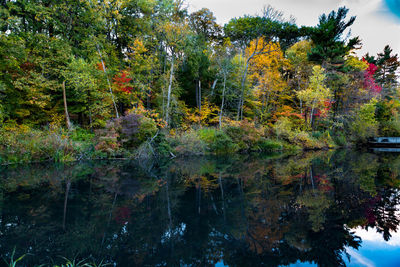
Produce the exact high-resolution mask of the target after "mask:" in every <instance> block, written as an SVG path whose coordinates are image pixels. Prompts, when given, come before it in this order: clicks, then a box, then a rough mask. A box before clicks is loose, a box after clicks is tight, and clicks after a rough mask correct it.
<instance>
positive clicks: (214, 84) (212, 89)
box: [211, 78, 218, 95]
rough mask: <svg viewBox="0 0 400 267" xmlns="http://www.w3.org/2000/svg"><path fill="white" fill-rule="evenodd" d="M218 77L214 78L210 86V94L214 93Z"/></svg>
mask: <svg viewBox="0 0 400 267" xmlns="http://www.w3.org/2000/svg"><path fill="white" fill-rule="evenodd" d="M217 82H218V78H216V79H215V80H214V82H213V85H212V87H211V95H214V90H215V86H217Z"/></svg>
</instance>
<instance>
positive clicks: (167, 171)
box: [0, 151, 400, 266]
mask: <svg viewBox="0 0 400 267" xmlns="http://www.w3.org/2000/svg"><path fill="white" fill-rule="evenodd" d="M398 162H399V159H398V157H397V156H379V157H378V156H377V155H374V154H368V153H364V154H360V153H357V152H351V151H345V152H343V151H337V152H320V153H307V154H303V155H298V156H291V157H286V156H282V157H280V158H279V157H276V156H269V155H264V156H262V155H257V157H255V156H237V157H236V158H223V159H222V158H196V159H192V160H190V159H187V160H184V159H177V160H175V161H173V162H167V163H160V162H158V163H152V165H149V166H143V164H142V165H140V164H136V163H135V162H107V161H104V162H85V163H79V164H71V165H50V166H49V165H32V166H25V167H8V168H4V169H3V170H2V171H1V177H0V178H1V187H0V188H1V192H0V212H1V218H0V233H1V237H2V238H1V239H0V254H1V255H7V253H10V252H11V251H12V249H13V248H14V247H16V248H17V253H18V254H27V253H29V255H28V256H27V257H25V258H24V261H25V262H24V264H26V265H28V266H33V265H35V264H50V263H54V264H55V263H59V262H61V261H62V260H61V259H60V258H59V256H60V255H62V256H65V257H67V258H75V257H78V258H85V259H87V258H89V259H91V260H93V261H95V262H99V261H100V260H103V261H104V262H109V263H115V264H117V265H118V266H132V265H136V266H142V265H151V266H152V265H161V266H178V265H196V266H208V265H214V264H216V263H217V262H221V261H223V262H224V263H225V264H226V265H229V266H249V265H254V266H263V265H266V266H279V265H287V264H291V263H295V262H297V261H301V262H314V263H317V264H318V265H320V266H340V265H344V261H343V254H344V253H345V250H346V247H352V248H358V247H359V246H360V243H361V240H360V239H359V238H358V237H357V236H355V235H354V233H353V232H352V230H351V228H355V227H358V226H361V227H363V228H366V229H369V228H372V227H373V228H374V229H376V230H377V231H378V232H379V233H381V234H382V235H383V237H384V238H385V240H389V239H390V237H391V233H392V232H393V231H396V230H397V228H398V225H399V218H398V213H397V212H398V210H397V209H398V207H399V201H400V195H399V190H398V187H399V182H398V181H399V173H400V171H399V167H398V164H397V163H398ZM60 218H62V221H60ZM61 222H62V223H61Z"/></svg>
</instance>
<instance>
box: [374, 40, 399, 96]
mask: <svg viewBox="0 0 400 267" xmlns="http://www.w3.org/2000/svg"><path fill="white" fill-rule="evenodd" d="M392 52H393V49H392V48H391V47H390V46H389V45H387V46H385V48H384V49H383V52H382V53H379V54H378V56H377V58H376V65H377V67H378V69H377V71H376V73H375V75H374V77H375V80H376V82H377V83H378V84H379V85H380V86H381V87H382V94H383V96H385V97H393V96H394V95H395V89H396V87H397V85H398V81H397V78H398V76H397V73H396V72H397V69H398V68H399V67H400V62H399V59H398V55H397V54H395V55H392Z"/></svg>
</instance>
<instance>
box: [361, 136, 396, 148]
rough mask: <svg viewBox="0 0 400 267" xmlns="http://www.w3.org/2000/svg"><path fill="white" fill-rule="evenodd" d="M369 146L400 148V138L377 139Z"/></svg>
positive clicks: (372, 140) (371, 141) (373, 139)
mask: <svg viewBox="0 0 400 267" xmlns="http://www.w3.org/2000/svg"><path fill="white" fill-rule="evenodd" d="M369 144H370V146H371V147H386V148H400V137H375V138H372V139H371V140H370V142H369Z"/></svg>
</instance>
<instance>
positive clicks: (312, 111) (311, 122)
mask: <svg viewBox="0 0 400 267" xmlns="http://www.w3.org/2000/svg"><path fill="white" fill-rule="evenodd" d="M314 108H315V100H314V101H313V104H312V108H311V114H310V126H311V127H312V125H313V117H314Z"/></svg>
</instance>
